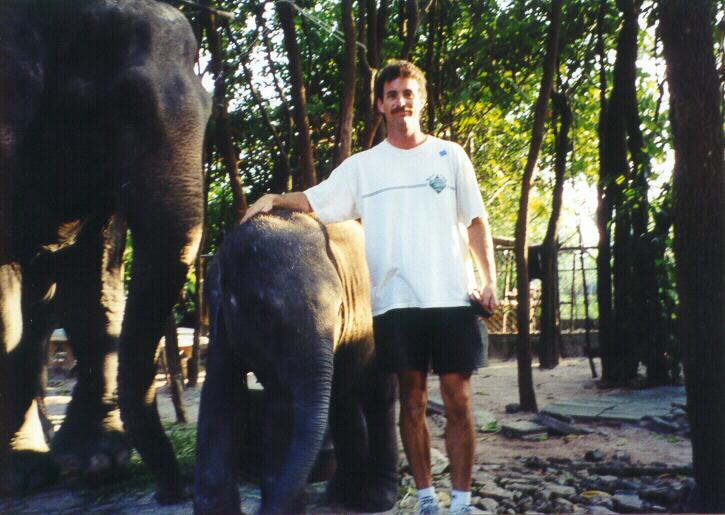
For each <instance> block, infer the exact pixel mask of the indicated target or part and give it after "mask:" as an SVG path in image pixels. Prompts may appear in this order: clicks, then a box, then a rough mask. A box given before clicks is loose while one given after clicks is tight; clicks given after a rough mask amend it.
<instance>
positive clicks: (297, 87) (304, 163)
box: [276, 2, 317, 190]
mask: <svg viewBox="0 0 725 515" xmlns="http://www.w3.org/2000/svg"><path fill="white" fill-rule="evenodd" d="M276 5H277V14H278V15H279V21H280V24H281V25H282V31H283V32H284V47H285V49H286V50H287V60H288V61H289V73H290V80H291V82H292V84H291V90H292V104H293V110H292V111H293V114H294V120H295V126H296V129H297V154H298V156H299V164H300V174H299V181H298V184H297V185H296V186H297V187H298V188H299V189H303V190H305V189H307V188H310V187H312V186H314V185H315V184H317V172H316V171H315V161H314V156H313V152H312V139H311V138H310V121H309V118H308V117H307V97H306V93H305V83H304V78H303V76H302V63H301V60H300V49H299V47H298V46H297V31H296V30H295V16H294V11H293V10H292V6H291V5H290V4H288V3H287V2H279V3H277V4H276Z"/></svg>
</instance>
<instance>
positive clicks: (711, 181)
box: [660, 0, 725, 513]
mask: <svg viewBox="0 0 725 515" xmlns="http://www.w3.org/2000/svg"><path fill="white" fill-rule="evenodd" d="M660 8H661V21H660V33H661V35H662V42H663V44H664V55H665V60H666V62H667V80H668V85H669V91H670V120H671V124H672V135H673V140H674V148H675V172H674V228H675V246H674V247H675V259H676V270H677V292H678V295H679V299H680V310H679V317H678V324H679V336H680V341H681V342H682V346H683V347H684V351H685V360H684V364H685V381H686V386H687V403H688V413H689V417H690V424H691V428H692V456H693V465H694V469H695V481H696V487H695V495H694V496H691V497H690V500H691V501H692V502H691V504H690V505H689V506H688V507H686V511H688V512H695V511H697V512H709V513H725V466H723V464H724V463H725V409H723V406H725V382H724V381H723V370H725V266H723V263H725V209H723V206H725V163H724V162H723V150H724V148H723V147H724V143H723V118H722V112H721V111H720V107H721V105H720V102H721V101H722V97H721V93H720V91H719V84H718V76H717V71H716V68H715V59H714V55H713V39H712V26H711V23H712V20H713V19H714V18H715V13H714V3H713V2H709V1H707V0H689V1H684V0H663V1H662V2H661V4H660Z"/></svg>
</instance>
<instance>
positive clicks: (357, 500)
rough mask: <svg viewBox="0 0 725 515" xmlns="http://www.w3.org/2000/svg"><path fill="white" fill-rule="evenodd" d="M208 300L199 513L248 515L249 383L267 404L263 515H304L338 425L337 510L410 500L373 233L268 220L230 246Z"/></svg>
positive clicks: (249, 227)
mask: <svg viewBox="0 0 725 515" xmlns="http://www.w3.org/2000/svg"><path fill="white" fill-rule="evenodd" d="M207 292H208V301H209V315H210V321H211V334H210V341H209V354H208V360H207V374H206V381H205V383H204V389H203V392H202V398H201V407H200V413H199V432H198V437H197V461H196V475H195V477H196V480H195V498H194V510H195V512H196V513H204V514H206V513H225V514H226V513H240V498H239V489H238V484H237V475H238V474H237V461H238V457H239V452H238V446H239V444H240V442H239V436H238V435H239V434H240V426H241V424H243V423H244V421H243V414H242V413H240V409H239V406H241V405H242V404H243V403H244V400H245V396H246V395H247V387H246V382H245V377H246V374H247V372H249V371H252V372H254V373H255V375H256V376H257V378H258V379H259V381H260V382H261V383H262V385H263V386H264V394H265V404H266V420H265V427H264V432H263V434H264V442H263V446H264V453H263V455H264V460H263V461H264V462H263V464H262V485H261V487H262V510H261V511H262V513H290V512H294V511H300V510H302V508H303V507H302V503H301V501H302V493H303V489H304V486H305V483H306V479H307V476H308V474H309V472H310V469H311V468H312V466H313V464H314V462H315V459H316V457H317V454H318V452H319V450H320V447H321V444H322V440H323V436H324V435H325V430H326V428H327V425H328V421H329V425H330V429H331V431H332V437H333V441H334V444H335V455H336V459H337V471H336V473H335V476H334V478H333V479H332V481H331V482H330V485H329V487H328V493H329V495H330V498H331V500H332V501H334V502H339V503H342V504H344V505H345V506H346V507H347V508H352V509H358V510H362V511H384V510H387V509H390V508H391V507H392V506H393V504H394V503H395V501H396V499H397V495H398V475H397V462H398V456H397V454H398V451H397V443H396V438H395V425H394V424H395V421H394V405H395V395H396V391H395V383H394V381H393V380H392V377H391V376H388V375H385V374H382V373H380V372H378V371H377V369H376V366H375V352H374V350H375V349H374V343H373V334H372V315H371V305H370V279H369V276H368V269H367V264H366V261H365V254H364V243H363V234H362V227H361V226H360V225H359V224H358V223H357V222H346V223H343V224H334V225H329V226H324V225H322V224H320V223H319V222H318V221H317V220H316V219H315V218H313V217H312V216H309V215H306V214H301V213H294V212H287V211H275V212H274V213H273V214H267V215H260V216H257V217H255V218H253V219H252V220H251V221H249V222H247V223H245V224H242V225H240V226H239V227H237V228H236V230H235V231H234V232H233V233H231V234H229V235H228V236H227V238H226V240H225V241H224V244H223V245H222V246H221V248H220V249H219V252H218V253H217V255H216V257H215V258H214V261H213V262H212V264H211V267H210V270H209V277H208V280H207ZM328 419H329V420H328Z"/></svg>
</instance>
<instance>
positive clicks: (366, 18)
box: [359, 0, 388, 149]
mask: <svg viewBox="0 0 725 515" xmlns="http://www.w3.org/2000/svg"><path fill="white" fill-rule="evenodd" d="M359 12H360V23H359V26H360V30H361V31H363V30H364V31H365V35H366V36H365V39H366V43H367V51H366V52H362V54H361V56H360V65H361V68H362V95H361V102H362V106H363V109H362V113H363V133H362V138H361V141H360V143H361V145H360V146H361V147H362V148H364V149H367V148H370V147H372V146H373V145H374V144H375V143H376V142H378V141H379V140H381V139H382V130H381V126H382V120H383V116H382V114H380V112H379V111H378V108H377V105H376V102H375V91H374V90H375V87H374V82H375V74H376V73H377V71H378V69H379V68H380V66H381V64H382V58H383V41H384V40H385V33H386V31H387V26H388V0H380V6H377V5H376V2H375V0H360V8H359Z"/></svg>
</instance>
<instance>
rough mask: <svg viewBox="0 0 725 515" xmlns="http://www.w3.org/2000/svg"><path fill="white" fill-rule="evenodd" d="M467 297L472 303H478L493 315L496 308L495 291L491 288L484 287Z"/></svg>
mask: <svg viewBox="0 0 725 515" xmlns="http://www.w3.org/2000/svg"><path fill="white" fill-rule="evenodd" d="M469 297H470V298H471V300H472V301H474V302H478V303H479V304H480V305H481V307H482V308H483V309H485V310H486V311H488V312H489V313H493V312H494V311H495V310H496V308H497V307H498V300H496V291H495V290H494V288H492V287H491V286H484V287H483V289H481V290H473V292H471V294H470V295H469Z"/></svg>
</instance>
